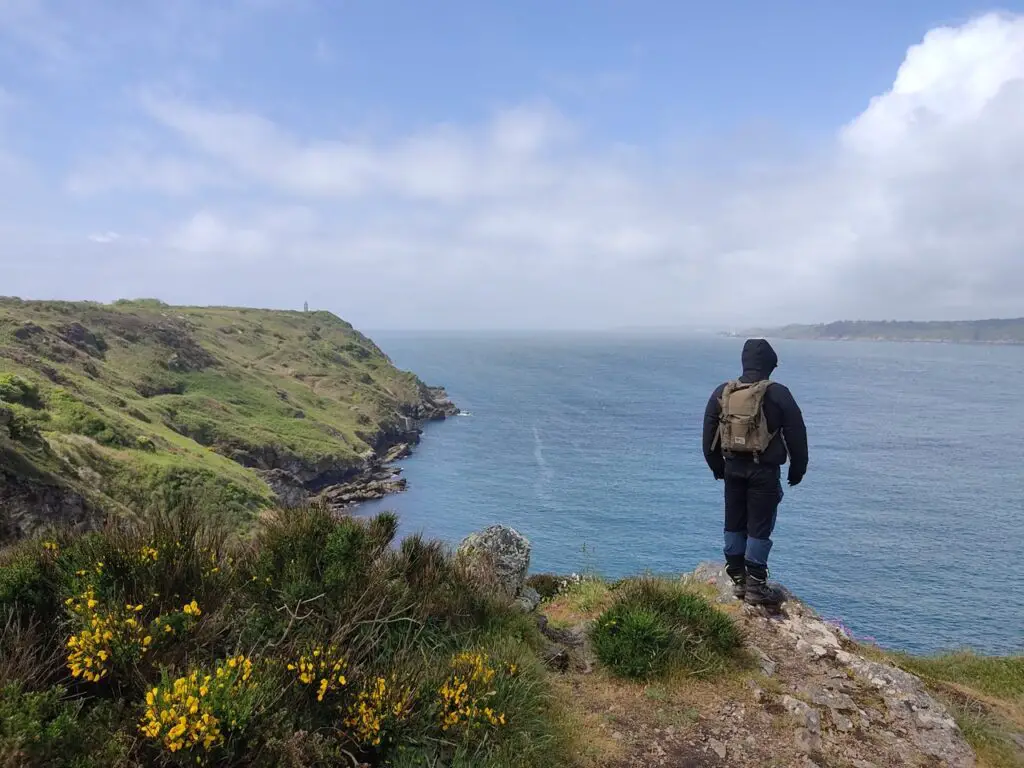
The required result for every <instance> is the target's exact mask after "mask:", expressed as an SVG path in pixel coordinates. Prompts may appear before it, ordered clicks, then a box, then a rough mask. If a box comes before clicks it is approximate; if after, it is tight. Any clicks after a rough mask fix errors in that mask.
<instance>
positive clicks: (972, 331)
mask: <svg viewBox="0 0 1024 768" xmlns="http://www.w3.org/2000/svg"><path fill="white" fill-rule="evenodd" d="M724 335H727V336H733V337H735V336H766V337H774V338H778V339H790V340H807V341H907V342H915V343H932V344H998V345H1021V344H1024V318H1008V319H990V320H945V321H944V320H930V321H905V320H882V321H876V320H852V321H851V320H840V321H836V322H832V323H823V324H818V325H796V324H794V325H785V326H781V327H777V328H764V329H757V330H752V331H744V332H742V333H734V332H728V333H726V334H724Z"/></svg>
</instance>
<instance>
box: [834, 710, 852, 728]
mask: <svg viewBox="0 0 1024 768" xmlns="http://www.w3.org/2000/svg"><path fill="white" fill-rule="evenodd" d="M832 722H833V723H835V726H836V728H837V729H838V730H840V731H843V732H844V733H848V732H850V731H852V730H853V720H851V719H850V718H848V717H847V716H846V715H840V714H838V713H836V712H833V713H832Z"/></svg>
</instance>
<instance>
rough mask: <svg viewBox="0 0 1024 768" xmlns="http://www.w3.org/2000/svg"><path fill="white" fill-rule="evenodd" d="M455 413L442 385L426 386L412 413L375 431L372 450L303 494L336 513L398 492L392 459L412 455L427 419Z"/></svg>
mask: <svg viewBox="0 0 1024 768" xmlns="http://www.w3.org/2000/svg"><path fill="white" fill-rule="evenodd" d="M459 413H461V410H460V409H459V407H458V406H457V405H456V404H455V403H453V402H452V401H451V399H450V398H449V397H448V393H447V392H446V390H445V389H444V387H426V388H425V389H424V400H423V402H421V403H420V404H419V405H418V406H417V407H416V409H415V410H414V412H413V413H410V414H400V416H399V423H398V429H397V430H387V429H385V430H382V431H381V432H379V433H378V434H377V436H376V439H375V440H374V441H373V446H374V447H373V451H372V452H371V453H370V454H368V455H367V456H366V458H365V459H364V460H363V462H362V463H361V464H359V465H358V466H357V467H355V468H354V469H353V471H352V474H351V475H350V476H349V477H347V478H344V479H342V480H341V481H340V482H336V483H332V484H330V485H327V486H324V487H323V488H322V489H320V490H319V491H318V492H316V493H315V494H314V495H313V496H311V497H307V498H311V499H312V500H314V501H320V502H323V503H326V505H327V506H328V508H329V509H330V510H331V511H332V512H334V513H336V514H351V513H352V511H353V509H354V508H356V507H357V506H358V505H359V504H361V503H363V502H367V501H375V500H378V499H383V498H385V497H386V496H391V495H393V494H398V493H402V492H403V491H405V489H406V487H407V482H406V480H405V478H404V477H402V476H401V475H402V468H401V467H399V466H397V465H396V463H395V462H397V461H399V460H401V459H404V458H407V457H409V456H410V455H412V452H413V450H414V449H415V447H416V446H418V445H419V444H420V442H421V440H422V436H423V428H424V427H425V426H426V425H427V424H428V423H431V422H437V421H446V420H447V419H449V418H451V417H453V416H457V415H458V414H459ZM275 491H276V489H275ZM279 496H280V494H279Z"/></svg>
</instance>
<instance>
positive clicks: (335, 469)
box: [0, 298, 436, 540]
mask: <svg viewBox="0 0 1024 768" xmlns="http://www.w3.org/2000/svg"><path fill="white" fill-rule="evenodd" d="M435 396H436V395H435V394H434V393H432V392H431V391H430V390H429V389H428V388H427V387H426V386H425V385H424V384H423V382H421V381H420V380H419V379H417V378H416V377H415V376H414V375H412V374H411V373H407V372H403V371H399V370H397V369H396V368H395V367H394V366H393V365H392V364H391V362H390V361H389V360H388V358H387V357H386V356H385V355H384V353H383V352H382V351H381V350H380V349H378V348H377V347H376V346H375V345H374V344H373V343H372V342H371V341H370V340H369V339H367V338H366V337H365V336H363V335H362V334H360V333H359V332H357V331H356V330H354V329H353V328H352V326H351V325H349V324H348V323H346V322H344V321H342V320H340V319H339V318H337V317H335V316H334V315H332V314H330V313H327V312H308V313H307V312H289V311H272V310H258V309H235V308H225V307H206V308H198V307H171V306H167V305H166V304H163V303H162V302H158V301H156V300H142V301H119V302H116V303H115V304H113V305H103V304H97V303H89V302H85V303H69V302H29V301H21V300H19V299H10V298H0V472H2V474H0V490H3V489H4V488H5V487H6V498H8V499H13V501H12V502H10V503H14V502H18V503H20V504H21V506H22V507H23V508H25V509H26V510H28V512H30V513H31V511H32V510H33V509H36V508H42V507H50V508H52V507H54V506H59V504H56V503H55V501H54V499H56V498H59V499H70V500H71V501H69V502H68V504H67V505H66V506H71V507H74V508H78V507H79V506H84V507H85V508H87V509H88V510H89V511H91V512H122V513H123V512H125V510H126V509H127V508H143V507H145V506H147V505H149V503H150V502H151V500H152V499H153V498H154V497H157V496H159V497H162V501H164V502H181V501H183V500H185V499H188V498H202V499H205V500H206V501H208V502H209V503H208V504H206V506H207V507H208V508H210V509H216V510H218V515H219V516H220V517H221V518H223V519H225V520H227V519H231V520H234V521H235V522H236V523H247V522H249V521H251V520H252V519H253V517H254V512H256V511H258V510H260V509H263V508H267V507H269V506H271V505H272V504H273V503H274V501H275V499H274V494H273V492H272V490H271V488H270V487H269V486H268V485H267V483H266V481H265V477H264V475H263V474H261V471H262V470H274V469H277V470H282V471H284V472H286V473H287V477H288V478H289V480H290V481H291V482H293V483H294V484H295V485H296V486H298V485H307V486H308V487H311V488H314V489H315V488H319V487H322V486H324V485H327V484H329V483H331V482H339V481H341V480H344V479H350V478H351V476H352V474H353V473H354V472H356V471H357V470H358V468H359V467H361V466H363V463H364V461H365V459H366V457H367V456H368V455H370V454H371V453H373V452H374V451H375V450H380V449H381V448H382V447H386V446H387V445H388V444H389V443H391V442H394V441H395V440H398V439H400V438H401V436H402V435H403V434H404V433H405V432H406V431H407V430H408V428H409V425H410V422H409V418H413V419H416V418H422V417H425V416H430V415H432V414H431V412H432V410H434V411H436V403H435V402H434V400H433V398H434V397H435ZM44 499H45V503H43V501H42V500H44ZM78 500H81V504H80V503H79V501H78ZM38 522H40V523H45V522H46V521H45V520H40V521H38ZM10 535H12V532H11V531H5V530H3V526H2V525H0V540H2V539H3V538H4V537H5V536H8V537H9V536H10Z"/></svg>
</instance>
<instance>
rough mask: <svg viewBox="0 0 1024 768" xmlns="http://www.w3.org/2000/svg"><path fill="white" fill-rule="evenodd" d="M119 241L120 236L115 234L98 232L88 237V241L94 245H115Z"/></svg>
mask: <svg viewBox="0 0 1024 768" xmlns="http://www.w3.org/2000/svg"><path fill="white" fill-rule="evenodd" d="M120 239H121V235H120V234H118V233H117V232H98V233H96V234H92V235H89V240H91V241H92V242H94V243H101V244H102V243H116V242H117V241H118V240H120Z"/></svg>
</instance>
